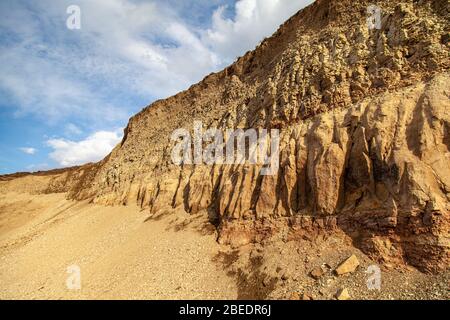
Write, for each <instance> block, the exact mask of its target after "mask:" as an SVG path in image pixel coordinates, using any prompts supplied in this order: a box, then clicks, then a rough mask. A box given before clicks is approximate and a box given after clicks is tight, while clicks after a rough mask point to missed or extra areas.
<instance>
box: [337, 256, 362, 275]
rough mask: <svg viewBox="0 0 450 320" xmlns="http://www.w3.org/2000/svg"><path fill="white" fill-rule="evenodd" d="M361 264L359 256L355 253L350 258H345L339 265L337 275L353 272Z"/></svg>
mask: <svg viewBox="0 0 450 320" xmlns="http://www.w3.org/2000/svg"><path fill="white" fill-rule="evenodd" d="M358 266H359V260H358V258H357V257H356V256H355V255H354V254H353V255H351V256H350V258H348V259H347V260H345V261H344V262H342V263H341V264H340V265H339V267H337V268H336V270H335V272H336V274H337V275H343V274H346V273H352V272H354V271H355V270H356V268H358Z"/></svg>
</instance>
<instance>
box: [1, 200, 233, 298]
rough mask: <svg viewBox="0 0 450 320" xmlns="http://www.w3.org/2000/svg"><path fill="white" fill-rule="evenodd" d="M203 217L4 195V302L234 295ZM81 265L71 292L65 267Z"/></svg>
mask: <svg viewBox="0 0 450 320" xmlns="http://www.w3.org/2000/svg"><path fill="white" fill-rule="evenodd" d="M220 250H221V247H220V245H219V244H217V242H216V241H215V234H214V231H213V230H211V228H210V227H209V226H208V224H207V221H205V220H204V218H203V217H202V216H196V217H189V216H187V215H186V214H183V213H171V214H168V215H166V216H162V217H149V215H148V212H146V211H140V209H139V208H137V207H114V208H111V207H102V206H97V205H93V204H88V203H85V202H72V201H68V200H66V199H65V195H64V194H51V195H36V196H34V195H30V194H19V193H11V192H8V193H2V194H0V298H1V299H235V298H236V297H237V288H236V284H235V281H234V280H233V279H231V278H230V277H228V276H227V275H226V273H225V271H224V270H223V269H222V268H220V266H218V265H216V264H215V263H214V262H213V260H214V258H215V256H216V254H217V252H219V251H220ZM72 265H77V266H79V267H80V270H81V290H69V289H68V288H67V285H66V280H67V278H68V277H69V276H70V274H68V273H67V268H68V267H69V266H72Z"/></svg>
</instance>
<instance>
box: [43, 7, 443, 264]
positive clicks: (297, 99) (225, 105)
mask: <svg viewBox="0 0 450 320" xmlns="http://www.w3.org/2000/svg"><path fill="white" fill-rule="evenodd" d="M372 2H373V1H365V0H357V1H350V0H342V1H331V0H319V1H317V2H316V3H314V4H313V5H311V6H309V7H307V8H305V9H304V10H302V11H300V12H299V13H298V14H297V15H295V16H293V17H292V18H291V19H290V20H289V21H287V22H286V23H285V24H284V25H282V26H281V27H280V29H279V30H278V31H277V33H276V34H275V35H274V36H273V37H271V38H269V39H267V40H265V41H263V42H262V43H261V44H260V45H259V46H258V47H257V48H256V50H254V51H252V52H248V53H247V54H246V55H245V56H243V57H242V58H240V59H238V61H237V62H236V63H235V64H233V65H232V66H230V67H228V68H227V69H225V70H224V71H222V72H219V73H216V74H211V75H209V76H208V77H206V78H205V79H204V80H203V81H202V82H200V83H199V84H196V85H194V86H192V87H191V88H190V89H189V90H187V91H185V92H182V93H180V94H178V95H176V96H174V97H171V98H169V99H166V100H162V101H157V102H155V103H154V104H152V105H151V106H149V107H147V108H146V109H144V110H143V111H141V112H140V113H139V114H137V115H136V116H134V117H133V118H132V119H131V120H130V122H129V124H128V127H127V128H126V131H125V137H124V139H123V141H122V143H121V144H120V145H118V146H117V147H116V148H115V149H114V150H113V152H112V153H111V154H110V155H109V156H108V157H107V158H106V159H104V160H103V161H102V162H100V163H98V164H94V165H89V166H86V167H82V168H79V169H74V170H72V171H70V172H69V173H66V174H63V175H58V176H56V177H55V178H54V179H52V181H50V183H49V186H48V188H47V190H46V191H47V192H55V191H68V192H69V194H70V197H71V198H73V199H91V200H92V201H93V202H95V203H100V204H106V205H119V204H120V205H122V204H128V203H135V202H137V203H138V204H139V205H140V206H141V207H142V208H147V209H148V210H151V211H152V212H153V213H155V214H158V213H163V212H164V211H168V210H173V209H174V208H177V207H182V208H184V209H185V210H186V212H188V213H191V214H196V213H204V214H208V215H209V216H210V218H211V221H213V222H214V223H216V224H217V226H218V230H219V241H220V242H222V243H227V244H231V245H233V246H240V245H244V244H247V243H249V242H261V241H264V240H265V239H267V238H268V237H271V236H272V235H274V234H276V233H277V232H283V233H284V234H285V235H286V237H288V238H290V239H293V238H295V237H299V236H304V235H305V234H307V233H308V234H315V233H318V232H333V230H335V229H336V228H340V229H342V230H343V231H344V232H346V233H347V234H348V235H350V236H351V237H352V238H353V240H354V245H355V246H357V247H359V248H360V249H362V250H363V251H364V252H365V253H367V254H369V255H371V256H372V257H374V258H377V259H378V260H380V261H382V262H389V263H390V264H403V263H409V264H412V265H414V266H416V267H418V268H420V269H421V270H423V271H438V270H443V269H447V268H448V266H449V262H450V250H449V247H450V237H449V226H450V221H449V220H450V214H449V211H450V99H449V97H450V88H449V83H450V73H449V64H450V62H449V61H450V60H449V43H448V34H449V32H450V23H449V21H450V16H449V2H448V1H444V0H430V1H401V2H397V1H376V4H377V5H378V6H380V8H381V9H382V23H381V29H379V30H377V29H374V30H370V29H369V28H368V26H367V23H366V18H367V16H366V12H367V7H368V6H369V5H370V4H372ZM194 121H202V122H203V124H204V129H205V130H206V129H207V128H215V127H217V128H221V129H226V128H243V129H247V128H265V129H273V128H277V129H280V135H281V145H280V168H279V171H278V173H277V174H276V175H273V176H262V175H260V170H261V166H256V165H249V164H239V165H238V164H236V165H219V164H216V165H183V166H177V165H175V164H173V163H172V160H171V152H172V148H173V146H174V143H173V142H172V141H171V135H172V132H173V131H174V130H176V129H179V128H185V129H187V130H191V131H192V129H193V123H194ZM286 230H287V231H286Z"/></svg>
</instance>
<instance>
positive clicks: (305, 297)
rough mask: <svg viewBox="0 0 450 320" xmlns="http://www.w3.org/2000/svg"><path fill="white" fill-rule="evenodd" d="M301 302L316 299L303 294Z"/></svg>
mask: <svg viewBox="0 0 450 320" xmlns="http://www.w3.org/2000/svg"><path fill="white" fill-rule="evenodd" d="M301 300H314V299H313V297H311V296H310V295H308V294H306V293H304V294H302V299H301Z"/></svg>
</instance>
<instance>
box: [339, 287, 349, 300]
mask: <svg viewBox="0 0 450 320" xmlns="http://www.w3.org/2000/svg"><path fill="white" fill-rule="evenodd" d="M336 299H338V300H350V294H349V293H348V289H347V288H343V289H340V290H339V291H338V292H337V294H336Z"/></svg>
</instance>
